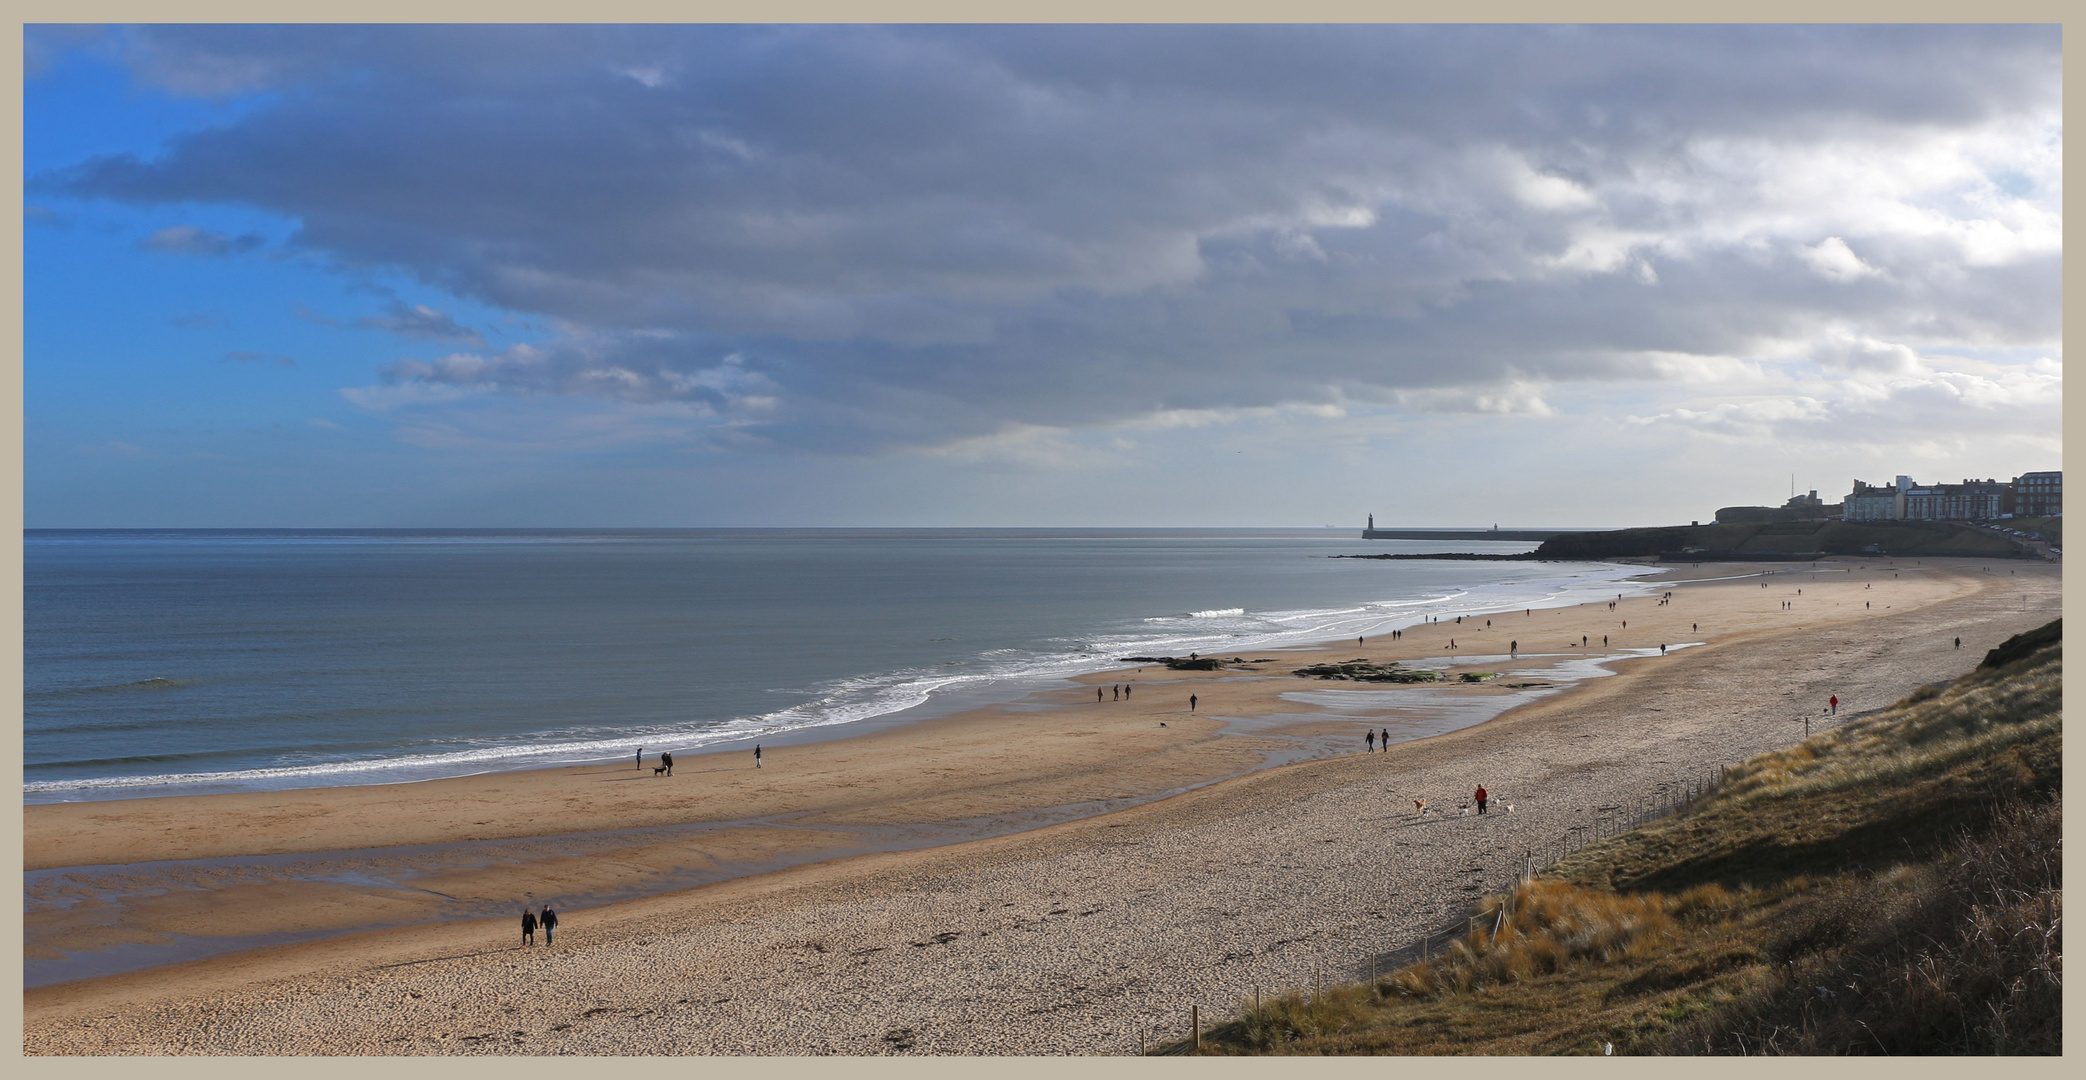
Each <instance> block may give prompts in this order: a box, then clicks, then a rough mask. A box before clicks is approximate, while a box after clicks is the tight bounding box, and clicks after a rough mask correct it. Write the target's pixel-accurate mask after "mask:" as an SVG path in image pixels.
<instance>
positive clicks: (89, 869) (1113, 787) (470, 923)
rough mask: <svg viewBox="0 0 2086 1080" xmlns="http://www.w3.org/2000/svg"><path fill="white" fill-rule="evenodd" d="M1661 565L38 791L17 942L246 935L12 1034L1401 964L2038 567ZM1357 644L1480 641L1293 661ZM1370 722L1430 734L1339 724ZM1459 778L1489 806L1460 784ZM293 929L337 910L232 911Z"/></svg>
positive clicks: (1971, 655)
mask: <svg viewBox="0 0 2086 1080" xmlns="http://www.w3.org/2000/svg"><path fill="white" fill-rule="evenodd" d="M1661 578H1662V579H1663V583H1662V584H1661V585H1660V589H1661V590H1662V591H1664V590H1671V593H1672V598H1671V600H1670V601H1669V600H1665V599H1663V598H1662V597H1645V598H1631V599H1627V600H1624V601H1621V602H1620V603H1619V604H1618V605H1617V606H1616V608H1615V609H1614V610H1610V609H1609V608H1608V606H1607V605H1606V604H1605V603H1603V604H1585V605H1579V606H1576V607H1569V608H1560V609H1537V610H1535V611H1533V612H1532V613H1528V614H1524V613H1523V612H1521V611H1514V612H1502V613H1494V614H1491V615H1489V616H1478V617H1475V618H1466V619H1465V620H1464V622H1463V623H1461V624H1456V623H1453V622H1445V623H1442V624H1438V625H1430V626H1416V627H1412V628H1410V629H1408V630H1407V631H1406V632H1405V633H1404V635H1403V637H1402V638H1401V639H1399V640H1392V639H1391V638H1390V637H1389V636H1387V635H1386V636H1381V637H1375V638H1370V639H1368V640H1367V641H1365V642H1362V643H1360V644H1357V643H1355V642H1352V641H1349V642H1344V643H1331V644H1328V645H1325V646H1321V647H1317V648H1312V649H1292V650H1281V651H1262V652H1255V653H1250V654H1247V653H1241V654H1239V655H1241V656H1242V657H1243V658H1244V659H1245V660H1247V661H1263V662H1258V663H1248V664H1246V665H1243V666H1244V667H1245V668H1247V669H1249V670H1235V669H1227V670H1221V671H1215V672H1180V671H1169V670H1166V669H1165V668H1163V667H1157V666H1146V667H1145V668H1143V669H1142V670H1139V669H1137V668H1136V667H1135V666H1134V665H1132V666H1129V667H1126V668H1124V669H1122V670H1117V671H1110V672H1103V673H1099V674H1096V675H1093V676H1088V677H1085V678H1083V679H1081V680H1079V683H1080V685H1077V686H1072V687H1067V688H1064V689H1058V690H1052V691H1049V692H1047V693H1043V694H1039V695H1036V696H1035V697H1034V698H1032V699H1028V700H1023V701H1020V702H1015V703H1010V704H1007V705H1002V706H996V707H992V708H987V709H980V710H974V711H971V712H967V713H963V714H959V715H956V716H951V717H945V718H942V719H937V720H930V721H923V722H920V723H916V724H910V725H905V726H900V727H893V728H888V729H885V730H881V731H877V732H875V733H873V734H868V735H864V736H861V737H857V738H849V739H836V740H833V741H829V742H822V743H812V744H804V745H794V746H788V747H777V748H770V750H769V752H768V753H767V754H766V756H765V760H764V763H763V767H762V768H760V769H755V768H754V767H753V762H752V760H751V756H750V755H747V754H739V753H734V754H718V755H689V756H686V757H683V758H681V760H680V761H678V762H677V767H676V769H675V775H674V776H672V777H663V776H655V775H654V774H653V772H652V770H651V768H650V765H651V764H653V763H654V762H652V761H650V760H648V761H647V763H646V767H645V768H643V769H642V770H639V769H637V768H634V767H633V765H632V763H631V762H630V761H628V760H625V761H623V762H621V763H617V764H611V765H596V766H586V767H579V768H566V769H547V770H534V771H527V772H509V773H497V774H488V775H482V776H474V777H463V778H458V779H452V780H441V781H432V782H427V783H420V784H402V785H384V786H372V787H344V788H326V789H313V790H304V791H291V792H278V793H256V794H239V795H208V796H188V797H180V798H166V799H138V800H123V801H109V802H87V803H68V804H54V805H38V806H31V807H28V808H26V810H25V844H24V846H25V870H27V871H30V872H31V873H30V881H29V885H28V890H27V891H28V895H27V901H26V902H27V904H28V914H27V916H26V920H25V931H26V934H27V952H28V955H29V957H30V959H31V961H32V964H33V963H34V962H35V961H36V960H37V959H38V958H39V957H41V958H45V959H52V958H59V957H64V956H67V955H68V954H70V955H71V956H73V957H92V956H94V955H97V954H107V955H118V954H121V953H122V950H124V949H133V950H147V951H149V950H151V949H154V948H162V949H163V948H166V947H167V943H169V942H174V943H177V944H178V943H180V942H183V941H205V940H207V939H212V938H226V937H233V936H236V937H239V938H240V939H241V940H248V941H251V943H253V944H256V945H260V946H262V947H258V948H252V949H248V950H245V951H242V952H237V953H232V954H229V955H223V956H217V957H212V958H210V959H205V960H199V961H194V962H190V963H184V964H179V965H174V966H165V967H157V968H152V969H149V970H146V971H139V972H133V973H129V974H122V975H115V976H110V977H107V978H96V979H84V980H79V981H71V982H62V983H58V984H56V985H50V986H44V987H38V988H33V989H30V990H29V991H28V992H27V993H26V995H25V1010H26V1021H25V1049H26V1050H27V1052H29V1053H39V1054H110V1053H143V1054H161V1053H355V1054H457V1053H474V1052H476V1053H524V1054H542V1053H603V1054H626V1053H679V1054H688V1053H758V1054H799V1053H854V1054H865V1053H893V1052H915V1053H945V1054H946V1053H1053V1054H1054V1053H1103V1054H1117V1053H1134V1052H1136V1050H1137V1049H1138V1046H1139V1040H1140V1039H1141V1038H1143V1039H1157V1038H1159V1037H1161V1036H1165V1037H1172V1036H1177V1035H1178V1034H1180V1030H1181V1028H1182V1026H1183V1024H1184V1023H1185V1016H1186V1013H1187V1009H1188V1006H1189V1005H1190V1004H1198V1005H1200V1006H1202V1008H1203V1009H1204V1010H1205V1014H1206V1015H1210V1014H1215V1015H1222V1014H1224V1013H1226V1012H1228V1011H1229V1010H1230V1009H1231V1008H1232V1007H1233V1006H1234V1005H1235V1004H1236V1002H1237V1001H1238V1000H1239V999H1240V998H1241V997H1242V996H1247V995H1250V994H1251V993H1252V990H1253V988H1254V987H1256V986H1257V987H1260V988H1261V989H1262V990H1264V991H1265V990H1273V989H1276V988H1280V987H1287V986H1296V985H1302V984H1305V983H1308V982H1310V981H1312V980H1313V979H1320V978H1332V977H1346V976H1352V975H1355V974H1357V973H1365V972H1366V971H1368V970H1369V969H1370V968H1371V967H1372V966H1381V965H1385V964H1389V963H1392V962H1394V961H1395V960H1396V959H1397V958H1398V957H1399V956H1400V955H1402V954H1403V952H1404V951H1406V950H1409V949H1411V948H1413V947H1415V944H1416V942H1417V941H1418V940H1419V939H1420V938H1421V936H1423V935H1424V934H1426V933H1428V932H1430V931H1432V930H1434V929H1436V928H1438V927H1440V926H1441V925H1443V922H1444V920H1446V919H1452V918H1454V916H1455V914H1456V913H1457V911H1458V910H1460V905H1461V904H1462V903H1463V902H1464V901H1465V900H1467V899H1468V898H1470V897H1472V896H1474V895H1476V894H1477V893H1479V892H1480V891H1482V890H1489V889H1496V888H1498V887H1500V886H1502V885H1503V884H1505V883H1506V882H1507V881H1509V880H1511V879H1512V877H1513V876H1514V875H1515V874H1516V873H1517V872H1519V871H1520V870H1521V869H1522V867H1523V865H1524V863H1525V860H1526V858H1527V853H1528V852H1530V851H1533V850H1537V849H1540V848H1542V847H1544V846H1545V845H1547V844H1549V843H1551V842H1552V841H1554V840H1555V839H1556V838H1558V837H1559V836H1561V835H1563V834H1564V833H1565V832H1566V831H1567V830H1568V829H1570V828H1573V827H1574V826H1581V825H1584V824H1587V823H1589V822H1592V821H1594V820H1596V819H1597V818H1598V816H1599V815H1600V813H1601V812H1602V811H1601V808H1602V807H1604V806H1610V805H1613V803H1614V801H1615V800H1616V799H1617V798H1619V797H1624V796H1627V795H1629V794H1632V793H1645V792H1648V791H1650V790H1651V789H1652V788H1653V787H1654V786H1655V785H1657V784H1658V783H1661V782H1665V781H1668V780H1671V779H1672V778H1675V777H1678V776H1681V775H1685V774H1688V773H1689V772H1690V771H1694V772H1696V773H1697V774H1699V773H1700V771H1701V770H1703V769H1708V768H1714V766H1716V765H1718V764H1723V763H1728V762H1733V761H1736V760H1740V759H1742V758H1744V757H1746V756H1748V755H1750V754H1753V753H1757V752H1759V751H1760V750H1764V749H1768V748H1770V747H1774V746H1780V745H1784V744H1786V743H1788V742H1791V741H1793V740H1794V739H1795V738H1797V737H1799V736H1800V735H1801V734H1802V723H1801V721H1802V719H1803V717H1805V716H1806V715H1811V716H1814V717H1816V716H1819V714H1820V713H1821V712H1822V711H1823V710H1824V709H1825V707H1826V706H1825V703H1826V700H1827V698H1828V697H1829V696H1832V695H1837V696H1838V697H1839V699H1840V702H1841V705H1840V713H1841V714H1842V719H1844V718H1845V717H1847V716H1851V715H1856V714H1859V713H1860V712H1862V711H1864V710H1867V709H1873V708H1878V707H1882V706H1884V705H1887V704H1889V703H1890V702H1891V701H1893V700H1895V699H1897V698H1899V697H1902V696H1903V695H1905V694H1906V693H1909V692H1910V691H1911V690H1912V689H1914V688H1915V687H1917V686H1919V685H1921V684H1923V683H1928V682H1934V681H1938V680H1941V679H1946V678H1951V677H1953V676H1955V675H1958V674H1961V673H1962V672H1964V671H1967V670H1968V669H1970V668H1971V667H1973V666H1974V665H1975V664H1976V663H1977V661H1978V660H1979V659H1980V658H1981V657H1982V656H1983V653H1984V650H1986V649H1988V648H1990V647H1992V646H1993V645H1996V644H1998V642H1999V641H2001V640H2003V639H2004V638H2005V637H2007V636H2008V635H2010V634H2013V633H2016V632H2019V631H2021V630H2024V629H2028V628H2031V627H2034V626H2037V625H2041V624H2042V623H2044V622H2046V621H2048V620H2049V619H2050V618H2052V617H2054V616H2055V615H2056V614H2057V610H2058V605H2059V602H2060V588H2061V581H2060V576H2059V570H2058V568H2057V567H2056V566H2054V565H2049V564H2043V563H2032V564H2031V563H2026V562H2011V561H2009V562H1992V563H1980V562H1968V561H1960V560H1955V561H1944V560H1931V559H1930V560H1926V561H1924V563H1920V564H1915V563H1912V562H1910V561H1899V562H1896V563H1892V562H1889V561H1880V560H1879V561H1870V562H1867V563H1863V562H1860V561H1856V560H1827V561H1824V562H1821V563H1819V564H1817V566H1816V567H1815V569H1814V568H1813V567H1812V566H1810V565H1809V564H1764V565H1763V564H1742V565H1702V566H1682V567H1671V568H1662V574H1661ZM1763 585H1764V586H1765V587H1764V588H1763ZM1798 590H1801V593H1799V592H1798ZM1785 605H1786V606H1785ZM1488 619H1489V621H1490V623H1491V625H1490V626H1489V627H1487V625H1486V622H1487V620H1488ZM1625 623H1626V624H1627V627H1625V625H1624V624H1625ZM1697 627H1699V629H1696V628H1697ZM1603 635H1606V636H1607V638H1608V643H1607V645H1606V646H1605V647H1604V646H1603V645H1602V636H1603ZM1582 637H1583V638H1584V639H1585V642H1586V643H1585V644H1584V645H1581V640H1582ZM1957 637H1961V638H1962V639H1963V645H1962V648H1961V649H1957V648H1955V647H1954V646H1953V641H1954V639H1955V638H1957ZM1451 641H1453V642H1454V644H1455V648H1453V649H1451V648H1449V643H1450V642H1451ZM1510 642H1511V643H1516V645H1517V648H1516V649H1515V650H1514V651H1515V652H1518V654H1519V655H1518V656H1515V657H1510V656H1509V655H1508V654H1509V643H1510ZM1661 645H1666V646H1670V647H1675V648H1673V649H1672V651H1670V653H1669V654H1668V655H1665V656H1660V655H1658V649H1659V647H1660V646H1661ZM1682 646H1684V647H1682ZM1595 657H1599V658H1604V659H1603V663H1602V667H1601V669H1600V670H1592V669H1591V665H1590V664H1589V663H1588V661H1589V659H1590V658H1595ZM1356 658H1368V659H1370V660H1372V661H1376V662H1382V661H1389V660H1399V661H1404V662H1407V663H1416V664H1424V665H1426V666H1435V667H1444V668H1445V669H1446V671H1447V673H1448V674H1449V676H1450V678H1451V680H1453V679H1454V677H1455V676H1456V675H1457V674H1458V673H1460V672H1462V671H1482V672H1488V673H1501V674H1500V676H1499V677H1498V678H1496V679H1492V680H1490V681H1487V682H1484V683H1481V684H1473V685H1461V684H1457V685H1446V686H1431V685H1430V686H1409V687H1408V686H1380V685H1373V684H1355V683H1348V682H1330V681H1320V680H1308V679H1299V678H1297V677H1295V676H1293V675H1292V674H1291V671H1292V669H1294V668H1296V667H1298V666H1302V665H1304V664H1308V663H1316V662H1322V661H1326V660H1349V659H1356ZM1610 671H1612V672H1613V673H1614V674H1613V675H1612V676H1606V675H1604V674H1603V673H1604V672H1610ZM1589 676H1600V677H1589ZM1117 686H1128V687H1130V688H1131V693H1130V695H1129V697H1128V699H1127V700H1125V699H1122V698H1118V697H1116V696H1115V694H1116V690H1115V687H1117ZM1096 687H1098V688H1099V689H1100V695H1099V697H1100V700H1098V701H1097V700H1096V694H1095V688H1096ZM1190 694H1193V695H1195V696H1196V699H1197V700H1196V703H1195V708H1194V710H1193V711H1192V712H1191V711H1190V709H1189V703H1188V697H1189V695H1190ZM1501 710H1505V711H1504V712H1501ZM1494 714H1498V715H1497V716H1496V718H1492V719H1485V718H1486V717H1491V716H1493V715H1494ZM1476 720H1484V721H1485V722H1482V723H1477V722H1475V721H1476ZM1831 721H1832V718H1831V717H1822V718H1821V719H1820V721H1819V722H1821V723H1822V722H1831ZM1463 725H1467V726H1463ZM1365 727H1369V728H1383V727H1391V728H1393V729H1394V730H1396V731H1397V732H1399V733H1400V736H1401V737H1409V736H1414V735H1427V734H1428V733H1429V732H1434V731H1442V732H1444V733H1440V734H1432V735H1429V737H1423V738H1413V739H1412V741H1404V742H1399V743H1397V744H1395V745H1394V746H1392V747H1391V749H1390V751H1389V752H1387V753H1377V754H1368V753H1364V752H1362V751H1363V743H1362V731H1363V729H1364V728H1365ZM1451 728H1453V730H1448V729H1451ZM1284 762H1290V763H1287V764H1284ZM1478 783H1483V784H1485V785H1486V786H1487V787H1488V788H1490V789H1491V792H1492V794H1493V797H1494V799H1495V800H1497V802H1498V803H1500V804H1502V806H1501V809H1500V811H1499V812H1496V813H1492V814H1488V815H1486V816H1484V817H1482V818H1480V817H1478V816H1476V815H1474V814H1472V815H1463V814H1459V813H1457V812H1456V810H1457V804H1458V803H1459V802H1461V801H1462V800H1463V799H1464V798H1465V797H1466V796H1467V795H1468V794H1469V792H1470V790H1471V789H1472V788H1473V787H1475V786H1476V785H1477V784H1478ZM1414 799H1425V800H1427V801H1428V802H1429V803H1430V806H1431V807H1432V809H1433V810H1434V811H1435V812H1432V813H1429V814H1426V815H1419V814H1416V813H1415V812H1414V807H1413V800H1414ZM1508 804H1510V805H1511V806H1512V811H1511V812H1507V811H1506V810H1505V809H1504V806H1505V805H1508ZM1444 810H1445V811H1446V812H1445V813H1444V812H1441V811H1444ZM974 837H975V838H974ZM546 900H549V901H552V902H554V903H556V904H557V906H558V907H559V909H560V912H561V914H562V915H563V917H564V921H563V925H562V926H561V928H560V937H559V939H558V942H557V944H556V945H555V946H554V947H551V948H545V947H542V946H540V945H539V946H538V947H537V948H535V949H533V950H528V951H524V950H522V949H520V948H518V947H517V946H518V945H519V934H518V932H517V929H516V927H515V926H513V925H512V924H513V923H514V922H515V921H516V918H517V917H518V913H519V909H520V907H521V905H522V904H524V903H538V904H540V903H542V902H544V901H546ZM496 913H497V914H496ZM368 927H382V928H380V929H366V928H368ZM348 930H353V931H356V932H353V933H346V934H343V933H342V932H343V931H348ZM300 935H313V936H317V935H331V936H324V937H323V939H322V940H316V941H306V942H299V943H288V944H267V943H266V939H268V938H269V937H270V936H281V937H284V938H288V937H295V936H300Z"/></svg>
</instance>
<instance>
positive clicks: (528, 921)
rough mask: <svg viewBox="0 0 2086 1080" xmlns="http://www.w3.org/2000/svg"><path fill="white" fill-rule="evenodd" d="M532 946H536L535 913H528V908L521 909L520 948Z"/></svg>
mask: <svg viewBox="0 0 2086 1080" xmlns="http://www.w3.org/2000/svg"><path fill="white" fill-rule="evenodd" d="M534 944H536V913H535V912H533V911H530V910H529V909H528V908H523V909H522V947H523V948H527V947H529V946H531V945H534Z"/></svg>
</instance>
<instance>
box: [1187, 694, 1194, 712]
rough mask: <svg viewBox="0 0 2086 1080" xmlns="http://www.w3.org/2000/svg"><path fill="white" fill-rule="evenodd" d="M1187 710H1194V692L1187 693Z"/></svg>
mask: <svg viewBox="0 0 2086 1080" xmlns="http://www.w3.org/2000/svg"><path fill="white" fill-rule="evenodd" d="M1188 711H1189V712H1194V711H1195V695H1194V694H1189V695H1188Z"/></svg>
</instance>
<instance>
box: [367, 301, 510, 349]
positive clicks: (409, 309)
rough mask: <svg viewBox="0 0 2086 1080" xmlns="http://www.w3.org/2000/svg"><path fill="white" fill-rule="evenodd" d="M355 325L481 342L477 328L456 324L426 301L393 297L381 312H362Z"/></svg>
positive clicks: (411, 335)
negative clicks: (412, 300) (372, 313)
mask: <svg viewBox="0 0 2086 1080" xmlns="http://www.w3.org/2000/svg"><path fill="white" fill-rule="evenodd" d="M355 325H356V326H360V327H364V328H366V329H370V330H382V331H384V332H386V333H390V334H397V335H398V336H400V337H409V338H421V339H424V340H428V341H464V342H470V343H473V344H476V345H478V346H480V347H483V346H484V345H485V339H484V338H483V337H481V336H479V333H478V331H476V330H472V329H470V328H469V327H465V326H459V325H457V322H456V320H454V319H452V318H450V317H449V316H447V315H444V314H443V313H441V312H439V311H436V310H435V309H433V308H431V307H428V306H427V305H426V304H407V303H405V302H404V301H401V300H393V301H392V302H391V306H390V308H389V309H388V310H386V311H385V313H384V314H382V315H365V316H363V317H362V318H359V319H356V320H355Z"/></svg>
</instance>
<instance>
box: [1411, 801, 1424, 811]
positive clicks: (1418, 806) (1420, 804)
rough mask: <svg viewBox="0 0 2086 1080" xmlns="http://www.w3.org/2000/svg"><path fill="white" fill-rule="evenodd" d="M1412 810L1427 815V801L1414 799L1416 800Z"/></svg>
mask: <svg viewBox="0 0 2086 1080" xmlns="http://www.w3.org/2000/svg"><path fill="white" fill-rule="evenodd" d="M1412 808H1413V809H1414V810H1417V811H1419V812H1420V813H1422V814H1424V813H1426V812H1427V800H1425V799H1414V800H1413V801H1412Z"/></svg>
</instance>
